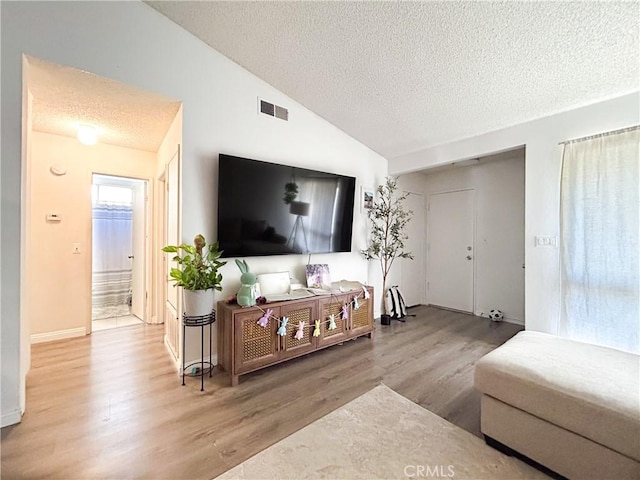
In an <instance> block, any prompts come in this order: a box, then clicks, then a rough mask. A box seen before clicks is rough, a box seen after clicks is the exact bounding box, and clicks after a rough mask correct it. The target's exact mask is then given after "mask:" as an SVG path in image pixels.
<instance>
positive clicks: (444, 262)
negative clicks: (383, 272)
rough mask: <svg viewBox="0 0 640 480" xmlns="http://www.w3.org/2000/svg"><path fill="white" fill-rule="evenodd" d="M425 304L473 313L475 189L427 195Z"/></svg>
mask: <svg viewBox="0 0 640 480" xmlns="http://www.w3.org/2000/svg"><path fill="white" fill-rule="evenodd" d="M428 225H429V245H428V249H427V258H428V266H427V269H428V270H427V271H428V277H429V281H428V284H427V286H428V296H429V304H431V305H437V306H440V307H445V308H452V309H455V310H460V311H463V312H473V295H474V263H475V260H474V259H475V241H474V237H475V236H474V231H475V228H474V225H475V190H461V191H457V192H448V193H439V194H434V195H430V196H429V207H428Z"/></svg>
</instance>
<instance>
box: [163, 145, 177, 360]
mask: <svg viewBox="0 0 640 480" xmlns="http://www.w3.org/2000/svg"><path fill="white" fill-rule="evenodd" d="M179 153H180V152H179V151H178V152H176V154H175V155H174V156H173V158H172V159H171V161H170V162H169V163H168V165H167V169H166V175H165V225H166V230H165V233H164V235H165V241H164V245H179V244H180V243H181V242H180V154H179ZM164 265H165V268H164V279H165V282H164V297H165V299H166V302H165V312H164V317H165V318H164V321H165V322H164V324H165V339H166V343H167V345H168V346H169V348H170V349H171V351H172V353H173V354H174V356H175V357H176V359H177V358H179V352H180V316H179V314H178V312H179V311H180V303H179V296H178V290H179V289H178V288H175V287H174V286H173V284H172V283H171V281H170V279H171V277H170V276H169V272H170V271H171V267H172V266H174V265H175V263H174V262H172V261H170V257H169V255H165V263H164Z"/></svg>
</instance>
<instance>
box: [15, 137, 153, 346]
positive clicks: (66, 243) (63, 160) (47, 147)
mask: <svg viewBox="0 0 640 480" xmlns="http://www.w3.org/2000/svg"><path fill="white" fill-rule="evenodd" d="M30 147H31V165H30V167H31V172H30V185H29V187H30V188H29V191H30V195H31V198H30V199H29V201H28V204H29V210H28V211H29V217H30V221H29V222H28V223H29V225H28V228H27V236H28V238H29V239H30V242H31V246H30V248H29V252H28V263H27V266H26V268H25V270H24V273H25V276H26V278H27V288H26V291H25V295H26V298H25V303H26V306H27V307H28V312H29V313H28V317H27V318H25V320H26V321H28V322H29V324H30V327H31V328H30V331H31V338H32V342H37V341H46V340H51V339H58V338H63V337H65V336H66V337H69V336H80V335H84V334H85V333H86V327H87V326H88V322H89V321H90V319H91V235H92V233H91V230H92V211H91V184H92V182H93V178H92V174H93V173H107V174H110V175H121V176H128V177H135V178H153V176H154V174H155V171H156V154H155V153H151V152H144V151H141V150H134V149H130V148H122V147H115V146H112V145H106V144H101V143H98V144H97V145H94V146H86V145H82V144H81V143H80V142H78V140H76V139H75V138H70V137H63V136H59V135H51V134H48V133H42V132H32V133H31V144H30ZM56 164H57V165H62V166H64V167H65V168H66V170H67V173H66V175H62V176H56V175H54V174H52V173H51V172H50V171H49V168H50V167H51V165H56ZM150 200H151V201H153V191H152V190H151V191H150ZM47 213H58V214H60V216H61V218H62V221H61V222H48V221H47V220H46V215H47ZM73 243H79V244H80V252H81V253H80V254H79V255H76V254H73V253H72V244H73Z"/></svg>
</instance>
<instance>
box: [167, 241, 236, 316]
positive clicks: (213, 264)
mask: <svg viewBox="0 0 640 480" xmlns="http://www.w3.org/2000/svg"><path fill="white" fill-rule="evenodd" d="M162 251H163V252H166V253H175V256H174V257H173V258H172V260H173V261H174V262H176V263H177V264H178V265H179V266H180V268H175V267H173V268H171V272H170V276H171V278H172V279H173V281H174V285H175V286H177V287H182V288H183V298H184V313H185V315H187V316H203V315H209V314H210V313H211V312H212V310H213V306H214V293H215V290H222V285H221V283H222V274H221V273H220V272H219V271H218V270H219V269H220V267H222V266H223V265H225V264H226V263H227V262H221V261H220V254H221V253H222V252H220V251H218V244H217V243H214V244H212V245H209V246H207V242H206V240H205V238H204V237H203V236H202V235H200V234H198V235H196V236H195V238H194V239H193V245H189V244H186V243H183V244H182V245H167V246H166V247H164V248H163V249H162Z"/></svg>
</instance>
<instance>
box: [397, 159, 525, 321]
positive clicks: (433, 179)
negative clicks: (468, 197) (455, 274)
mask: <svg viewBox="0 0 640 480" xmlns="http://www.w3.org/2000/svg"><path fill="white" fill-rule="evenodd" d="M524 170H525V165H524V150H523V149H519V150H515V151H511V152H507V153H504V154H500V155H497V156H495V157H490V158H487V159H482V160H481V162H480V163H479V164H477V165H473V166H468V167H460V168H453V169H450V170H444V171H439V172H435V173H431V174H427V175H425V174H423V173H414V174H408V175H403V176H402V177H400V178H401V179H402V181H403V183H408V182H409V181H411V183H412V184H413V188H416V187H417V185H416V184H420V186H421V188H422V190H421V191H422V193H423V194H424V196H425V198H426V199H427V201H429V195H432V194H436V193H443V192H448V191H454V190H461V189H466V188H473V189H475V192H476V195H475V198H476V205H475V208H476V246H475V253H474V256H475V261H476V264H475V278H476V280H475V285H476V288H475V301H474V313H475V314H476V315H484V316H487V315H488V313H489V311H490V310H491V309H492V308H497V309H499V310H501V311H502V312H503V313H504V314H505V317H506V319H508V320H510V321H512V322H515V323H521V324H524V271H523V270H522V264H523V263H524V181H525V179H524ZM429 233H430V232H429V230H428V222H427V237H428V236H429ZM425 255H426V252H420V255H419V256H416V259H415V260H414V261H420V262H424V256H425ZM434 274H435V275H437V274H438V273H437V272H429V271H427V278H430V277H431V278H433V277H432V275H434ZM427 302H429V293H428V292H427Z"/></svg>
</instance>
